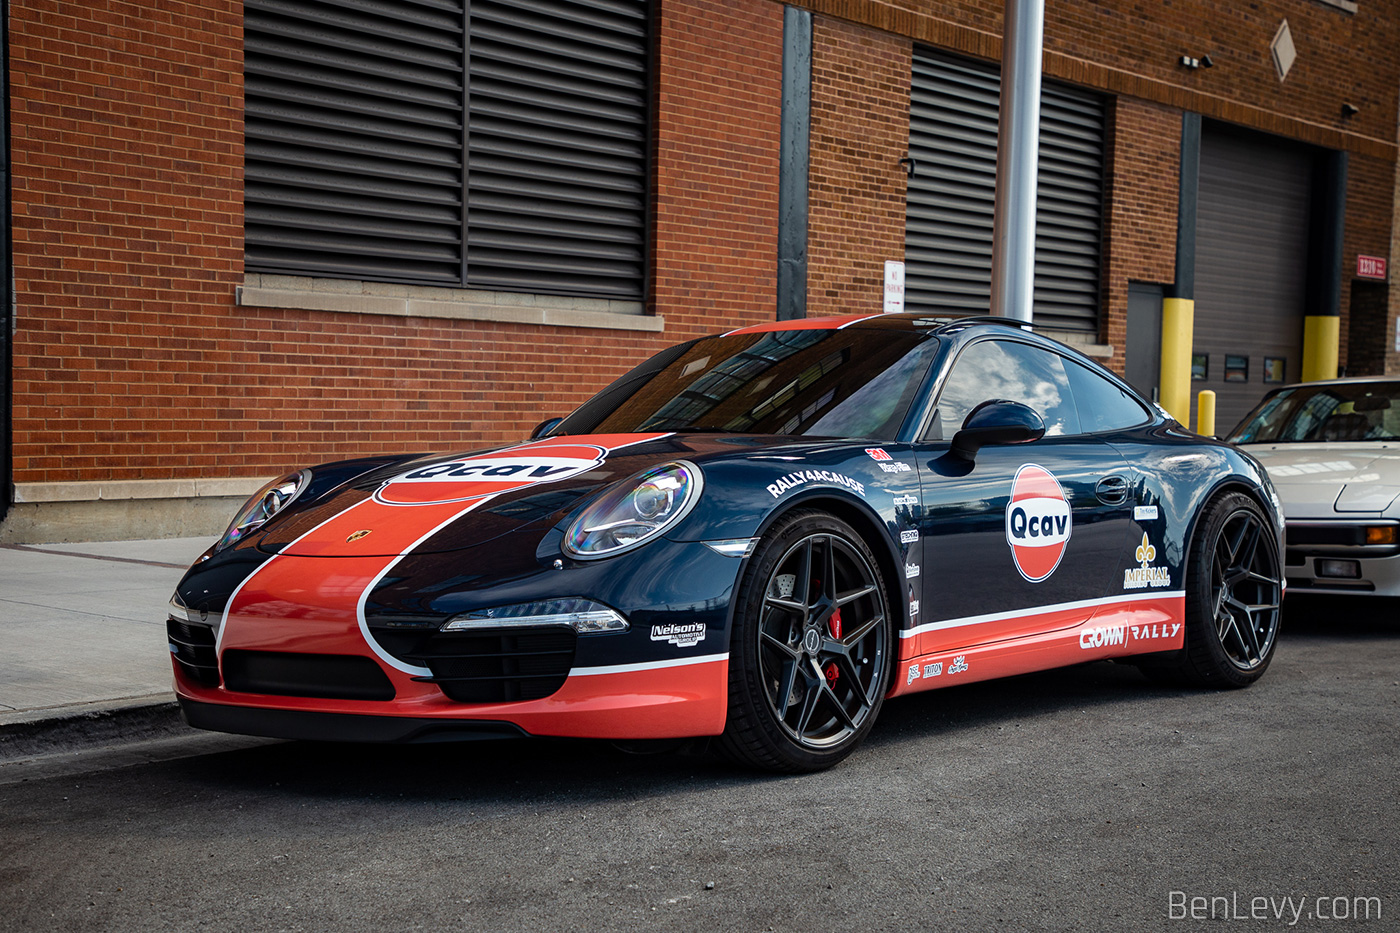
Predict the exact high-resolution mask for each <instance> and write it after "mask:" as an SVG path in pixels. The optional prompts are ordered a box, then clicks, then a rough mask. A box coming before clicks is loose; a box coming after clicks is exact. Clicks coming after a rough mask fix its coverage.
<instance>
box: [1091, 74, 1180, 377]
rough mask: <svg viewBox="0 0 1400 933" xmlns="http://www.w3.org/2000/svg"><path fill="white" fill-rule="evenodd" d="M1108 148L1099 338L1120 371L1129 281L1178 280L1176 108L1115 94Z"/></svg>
mask: <svg viewBox="0 0 1400 933" xmlns="http://www.w3.org/2000/svg"><path fill="white" fill-rule="evenodd" d="M1107 149H1108V152H1109V157H1110V160H1111V161H1110V164H1109V166H1108V171H1107V173H1106V180H1105V191H1104V194H1105V198H1104V202H1105V203H1104V220H1105V230H1104V251H1103V256H1104V263H1103V270H1102V277H1101V283H1102V289H1103V291H1102V294H1103V308H1104V314H1103V317H1102V318H1101V320H1102V322H1103V324H1102V328H1103V331H1102V333H1101V334H1100V339H1102V340H1103V341H1104V342H1105V343H1108V344H1111V345H1112V346H1113V350H1114V352H1113V356H1112V358H1110V359H1109V360H1106V361H1105V362H1106V364H1107V365H1109V366H1110V368H1112V369H1114V370H1116V371H1117V372H1120V373H1121V372H1122V371H1123V365H1124V362H1125V360H1124V355H1123V348H1124V347H1125V346H1127V338H1128V332H1127V320H1128V283H1129V282H1130V281H1138V282H1155V283H1159V284H1163V285H1167V284H1170V283H1171V282H1173V281H1175V279H1176V223H1177V217H1176V214H1177V202H1178V200H1179V189H1180V173H1179V169H1180V164H1181V112H1180V111H1177V110H1173V109H1171V108H1169V107H1162V106H1159V105H1157V104H1148V103H1144V102H1142V101H1138V100H1132V99H1130V98H1123V97H1120V98H1117V99H1116V100H1115V101H1112V102H1111V105H1110V113H1109V120H1108V140H1107Z"/></svg>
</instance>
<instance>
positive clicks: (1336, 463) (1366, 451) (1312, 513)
mask: <svg viewBox="0 0 1400 933" xmlns="http://www.w3.org/2000/svg"><path fill="white" fill-rule="evenodd" d="M1240 446H1241V449H1242V450H1246V451H1248V452H1249V453H1251V454H1253V455H1254V456H1255V457H1256V458H1258V460H1259V461H1260V462H1261V463H1263V464H1264V468H1265V469H1266V470H1268V473H1269V478H1270V479H1272V480H1273V482H1274V486H1275V488H1277V489H1278V494H1279V498H1280V499H1282V500H1283V510H1284V513H1285V514H1286V515H1287V516H1288V517H1289V518H1328V517H1332V516H1335V515H1338V514H1352V513H1357V512H1365V513H1379V512H1384V511H1385V510H1386V509H1388V508H1390V506H1391V505H1392V504H1393V503H1394V502H1395V501H1396V498H1397V497H1400V444H1397V443H1391V442H1374V441H1373V442H1369V443H1357V444H1346V443H1335V442H1332V443H1325V444H1242V445H1240Z"/></svg>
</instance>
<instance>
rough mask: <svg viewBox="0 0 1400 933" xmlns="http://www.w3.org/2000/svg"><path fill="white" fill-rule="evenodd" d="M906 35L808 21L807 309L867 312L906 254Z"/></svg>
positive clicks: (877, 306) (814, 313)
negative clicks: (893, 262) (888, 271)
mask: <svg viewBox="0 0 1400 933" xmlns="http://www.w3.org/2000/svg"><path fill="white" fill-rule="evenodd" d="M912 48H913V46H912V43H910V42H909V40H907V39H904V38H901V37H898V36H891V35H889V34H887V33H880V32H875V31H873V30H870V29H866V28H863V27H859V26H852V25H850V24H848V23H843V22H840V21H838V20H833V19H830V18H828V17H824V16H818V17H814V22H813V25H812V122H811V129H812V133H811V159H810V163H809V169H808V173H809V184H808V197H809V205H808V231H809V232H808V246H807V260H808V276H807V314H808V316H810V317H819V316H821V315H824V314H860V313H872V314H873V313H875V312H878V311H880V310H881V309H882V307H883V301H884V281H885V267H884V263H885V260H887V259H899V260H902V259H903V258H904V214H905V190H906V188H907V184H908V182H907V176H906V175H905V172H904V169H903V168H902V167H901V166H900V164H899V160H900V158H902V157H903V156H905V155H907V154H908V151H909V75H910V58H911V54H912Z"/></svg>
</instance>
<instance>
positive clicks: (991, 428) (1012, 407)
mask: <svg viewBox="0 0 1400 933" xmlns="http://www.w3.org/2000/svg"><path fill="white" fill-rule="evenodd" d="M1044 436H1045V422H1044V420H1042V419H1041V417H1040V415H1038V414H1036V413H1035V409H1033V408H1031V407H1030V406H1029V405H1023V404H1021V403H1020V402H1013V401H1011V400H1010V399H1004V398H994V399H990V400H988V401H985V402H983V403H982V404H981V405H978V406H977V407H976V408H974V409H972V411H970V412H968V413H967V418H966V419H965V420H964V421H963V426H962V430H961V431H959V432H958V433H957V434H954V435H953V449H952V452H953V454H954V455H955V456H957V457H961V458H962V459H964V460H973V459H976V457H977V451H979V450H981V449H982V448H983V447H987V446H991V445H994V444H1028V443H1030V442H1031V441H1038V440H1040V439H1041V438H1042V437H1044Z"/></svg>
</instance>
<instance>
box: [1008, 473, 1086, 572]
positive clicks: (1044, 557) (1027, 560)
mask: <svg viewBox="0 0 1400 933" xmlns="http://www.w3.org/2000/svg"><path fill="white" fill-rule="evenodd" d="M1073 528H1074V522H1073V520H1072V518H1071V516H1070V511H1069V500H1067V499H1066V498H1065V491H1064V490H1063V489H1061V488H1060V481H1059V480H1057V479H1055V477H1054V475H1053V474H1052V473H1051V472H1050V471H1049V470H1047V469H1045V468H1044V467H1042V466H1037V465H1036V464H1034V463H1027V464H1025V465H1024V466H1022V467H1021V469H1019V470H1017V471H1016V479H1015V480H1013V481H1012V483H1011V501H1009V502H1007V504H1006V543H1007V544H1009V545H1010V546H1011V557H1012V559H1013V560H1014V561H1015V562H1016V569H1017V570H1019V571H1020V572H1021V576H1023V577H1025V578H1026V579H1027V580H1029V581H1030V582H1032V583H1039V582H1041V581H1042V580H1045V579H1047V578H1049V576H1050V574H1052V573H1054V572H1055V568H1056V567H1058V566H1060V558H1062V557H1064V556H1065V547H1066V546H1067V545H1068V544H1069V536H1070V533H1071V532H1072V531H1073Z"/></svg>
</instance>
